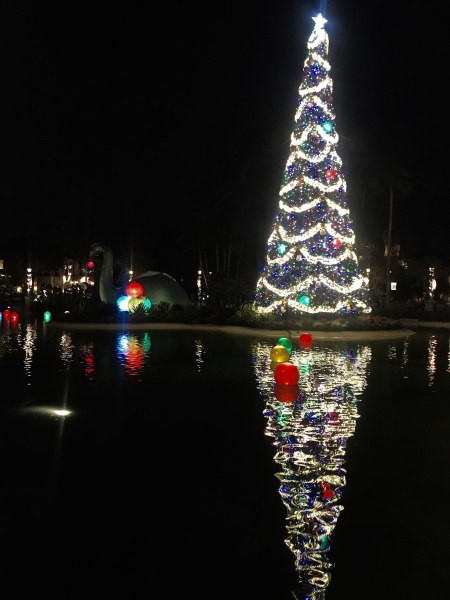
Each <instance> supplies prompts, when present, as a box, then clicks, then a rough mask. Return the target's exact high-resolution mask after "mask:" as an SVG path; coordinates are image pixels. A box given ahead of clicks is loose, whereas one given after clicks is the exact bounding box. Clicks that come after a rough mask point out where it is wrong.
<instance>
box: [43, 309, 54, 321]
mask: <svg viewBox="0 0 450 600" xmlns="http://www.w3.org/2000/svg"><path fill="white" fill-rule="evenodd" d="M51 318H52V314H51V312H50V311H49V310H46V311H45V313H44V323H48V322H49V321H50V320H51Z"/></svg>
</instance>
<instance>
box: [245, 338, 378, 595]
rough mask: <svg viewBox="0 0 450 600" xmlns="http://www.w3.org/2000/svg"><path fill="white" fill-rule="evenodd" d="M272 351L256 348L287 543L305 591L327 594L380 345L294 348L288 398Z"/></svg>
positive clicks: (268, 348)
mask: <svg viewBox="0 0 450 600" xmlns="http://www.w3.org/2000/svg"><path fill="white" fill-rule="evenodd" d="M270 350H271V346H269V345H268V344H263V343H261V344H257V345H255V346H254V347H253V354H254V357H255V359H254V368H255V373H256V378H257V383H258V387H259V389H260V390H261V393H262V395H263V397H264V400H265V408H264V415H265V417H266V419H267V427H266V430H265V433H266V435H267V436H269V437H272V438H273V442H272V445H273V446H274V447H275V454H274V460H275V462H276V463H277V464H278V465H280V467H281V471H279V472H278V473H277V474H276V476H277V477H278V479H279V480H280V482H281V484H280V487H279V493H280V495H281V499H282V501H283V504H284V506H285V507H286V509H287V517H286V529H287V533H288V537H287V538H286V540H285V543H286V545H287V546H288V548H289V549H290V550H291V551H292V553H293V554H294V556H295V568H296V570H297V573H298V576H299V583H300V585H301V591H299V592H298V593H301V594H302V595H301V597H302V598H303V597H304V595H305V594H309V595H310V596H309V597H310V598H311V600H313V599H317V600H319V599H321V598H323V597H324V596H323V594H324V591H325V589H326V588H327V587H328V586H329V583H330V580H331V577H330V570H331V568H332V566H333V565H332V563H331V562H330V561H329V559H328V557H327V555H328V551H329V549H330V536H331V533H332V532H333V530H334V528H335V526H336V523H337V520H338V518H339V515H340V512H341V511H342V510H343V506H342V504H341V496H342V490H343V486H344V485H345V472H346V471H345V468H344V466H343V465H344V463H345V449H346V445H347V440H348V438H349V437H350V436H352V435H353V434H354V432H355V427H356V420H357V418H358V416H359V415H358V410H357V400H358V397H359V396H360V395H361V393H362V392H363V390H364V388H365V387H366V385H367V375H368V370H369V366H370V361H371V358H372V352H371V348H370V346H356V347H355V348H350V349H345V350H333V349H331V348H323V347H313V348H310V349H302V348H300V349H299V350H295V349H294V348H293V349H292V353H291V356H290V360H291V362H293V363H294V364H295V365H297V367H298V369H299V372H300V381H299V385H298V395H297V396H296V397H295V399H293V400H292V401H288V402H285V401H280V400H279V399H278V397H279V396H278V397H277V394H276V388H277V385H276V384H275V380H274V372H273V368H272V364H271V360H270ZM288 387H291V386H288ZM289 400H290V399H289Z"/></svg>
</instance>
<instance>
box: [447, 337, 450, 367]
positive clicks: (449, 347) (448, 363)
mask: <svg viewBox="0 0 450 600" xmlns="http://www.w3.org/2000/svg"><path fill="white" fill-rule="evenodd" d="M447 373H450V338H449V339H448V352H447Z"/></svg>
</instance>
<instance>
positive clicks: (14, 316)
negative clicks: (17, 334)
mask: <svg viewBox="0 0 450 600" xmlns="http://www.w3.org/2000/svg"><path fill="white" fill-rule="evenodd" d="M18 322H19V313H17V312H15V311H14V312H12V313H11V323H12V324H13V325H16V324H17V323H18Z"/></svg>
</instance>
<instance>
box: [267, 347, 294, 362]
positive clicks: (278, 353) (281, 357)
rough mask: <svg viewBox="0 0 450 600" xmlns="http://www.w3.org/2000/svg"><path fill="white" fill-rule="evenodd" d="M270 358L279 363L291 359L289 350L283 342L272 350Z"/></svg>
mask: <svg viewBox="0 0 450 600" xmlns="http://www.w3.org/2000/svg"><path fill="white" fill-rule="evenodd" d="M270 358H271V359H272V360H273V361H274V362H277V363H282V362H286V361H287V360H289V351H288V349H287V348H285V347H284V346H282V345H281V344H277V345H276V346H274V347H273V348H272V350H271V351H270Z"/></svg>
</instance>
